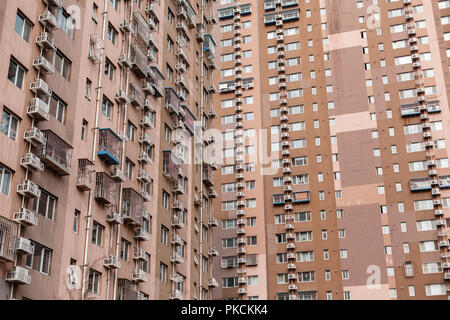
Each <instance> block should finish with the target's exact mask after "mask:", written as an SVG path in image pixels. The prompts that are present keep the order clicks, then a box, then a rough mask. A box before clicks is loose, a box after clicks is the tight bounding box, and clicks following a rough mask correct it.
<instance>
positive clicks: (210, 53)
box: [203, 34, 217, 59]
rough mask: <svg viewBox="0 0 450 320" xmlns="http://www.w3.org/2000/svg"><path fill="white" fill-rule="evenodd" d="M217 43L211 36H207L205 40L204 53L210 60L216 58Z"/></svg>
mask: <svg viewBox="0 0 450 320" xmlns="http://www.w3.org/2000/svg"><path fill="white" fill-rule="evenodd" d="M216 46H217V44H216V41H214V38H213V37H212V36H211V35H210V34H205V36H204V38H203V51H204V52H205V54H206V56H207V57H208V58H209V59H213V58H214V54H215V47H216Z"/></svg>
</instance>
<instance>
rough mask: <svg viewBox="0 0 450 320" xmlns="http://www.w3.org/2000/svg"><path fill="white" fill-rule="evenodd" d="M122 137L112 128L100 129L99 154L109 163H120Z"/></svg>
mask: <svg viewBox="0 0 450 320" xmlns="http://www.w3.org/2000/svg"><path fill="white" fill-rule="evenodd" d="M120 142H121V138H120V137H119V136H118V135H117V134H116V133H115V132H114V131H113V130H112V129H110V128H102V129H99V143H98V152H97V155H98V156H99V157H100V159H102V160H103V161H105V162H106V164H108V165H114V164H120V160H119V158H120Z"/></svg>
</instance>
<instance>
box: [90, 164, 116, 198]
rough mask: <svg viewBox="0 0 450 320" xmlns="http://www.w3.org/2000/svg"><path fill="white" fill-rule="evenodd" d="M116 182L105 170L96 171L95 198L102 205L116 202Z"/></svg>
mask: <svg viewBox="0 0 450 320" xmlns="http://www.w3.org/2000/svg"><path fill="white" fill-rule="evenodd" d="M116 186H117V184H116V182H115V181H114V179H113V178H111V177H110V176H109V175H108V174H107V173H106V172H97V174H96V179H95V199H96V200H97V201H98V202H100V203H101V204H103V205H106V206H109V205H114V204H115V203H116Z"/></svg>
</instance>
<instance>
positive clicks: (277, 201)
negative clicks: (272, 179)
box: [272, 194, 284, 205]
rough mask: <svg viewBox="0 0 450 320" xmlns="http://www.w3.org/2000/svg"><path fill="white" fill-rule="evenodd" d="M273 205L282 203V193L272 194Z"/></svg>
mask: <svg viewBox="0 0 450 320" xmlns="http://www.w3.org/2000/svg"><path fill="white" fill-rule="evenodd" d="M272 203H273V205H283V204H284V194H273V195H272Z"/></svg>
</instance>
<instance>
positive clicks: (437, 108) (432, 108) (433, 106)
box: [427, 100, 441, 113]
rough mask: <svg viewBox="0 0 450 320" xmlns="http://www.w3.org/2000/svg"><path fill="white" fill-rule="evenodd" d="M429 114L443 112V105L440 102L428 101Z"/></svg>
mask: <svg viewBox="0 0 450 320" xmlns="http://www.w3.org/2000/svg"><path fill="white" fill-rule="evenodd" d="M427 110H428V113H437V112H441V103H440V101H439V100H435V101H428V103H427Z"/></svg>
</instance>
